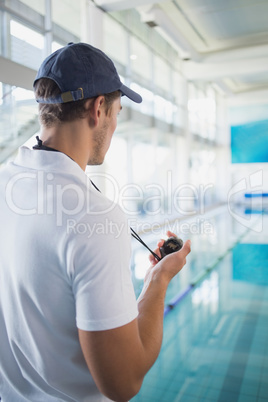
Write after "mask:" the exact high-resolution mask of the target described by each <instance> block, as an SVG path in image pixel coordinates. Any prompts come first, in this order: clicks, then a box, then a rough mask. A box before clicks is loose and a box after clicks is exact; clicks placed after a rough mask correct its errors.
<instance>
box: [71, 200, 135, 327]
mask: <svg viewBox="0 0 268 402" xmlns="http://www.w3.org/2000/svg"><path fill="white" fill-rule="evenodd" d="M73 229H74V230H73V233H72V239H71V240H70V245H69V250H68V254H69V258H68V259H69V264H70V266H69V275H70V281H71V285H72V290H73V295H74V299H75V306H76V324H77V327H78V328H79V329H82V330H85V331H98V330H107V329H112V328H116V327H119V326H122V325H125V324H127V323H129V322H131V321H132V320H133V319H135V318H136V317H137V314H138V310H137V302H136V297H135V292H134V288H133V283H132V279H131V270H130V254H131V246H130V233H129V229H128V225H127V219H126V217H125V215H124V214H123V212H122V211H121V209H120V208H119V207H118V206H115V207H114V208H113V210H112V211H109V213H102V214H100V215H91V214H86V215H84V216H83V218H82V219H80V221H79V222H77V223H76V225H75V226H74V228H73Z"/></svg>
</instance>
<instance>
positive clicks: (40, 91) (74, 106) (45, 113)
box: [34, 78, 121, 128]
mask: <svg viewBox="0 0 268 402" xmlns="http://www.w3.org/2000/svg"><path fill="white" fill-rule="evenodd" d="M34 92H35V95H36V97H38V98H44V99H46V98H49V97H53V96H56V95H58V94H60V93H61V90H60V88H59V87H58V85H57V84H56V83H55V81H53V80H51V79H50V78H40V79H39V80H38V81H37V82H36V84H35V87H34ZM103 96H104V99H105V113H106V115H108V114H109V113H110V110H111V107H112V104H113V102H114V101H115V99H117V98H118V97H119V96H121V92H120V91H115V92H111V93H109V94H103ZM96 98H97V97H95V98H91V99H92V101H94V100H95V99H96ZM87 101H88V99H82V100H79V101H75V102H67V103H56V104H50V103H49V104H46V103H39V119H40V123H41V124H42V125H43V126H45V127H47V128H49V127H52V126H54V125H57V124H61V123H64V122H70V121H74V120H78V119H82V118H84V117H85V115H86V113H87V112H88V107H86V102H87Z"/></svg>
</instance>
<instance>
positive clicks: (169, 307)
mask: <svg viewBox="0 0 268 402" xmlns="http://www.w3.org/2000/svg"><path fill="white" fill-rule="evenodd" d="M249 230H250V229H248V230H246V232H245V233H243V234H242V235H241V236H239V237H238V239H237V240H236V241H235V242H234V244H233V245H232V246H231V247H229V248H228V249H227V250H226V251H225V253H223V254H222V255H220V256H219V257H218V258H216V260H215V261H214V262H213V263H212V264H211V265H209V266H207V267H206V268H205V269H204V270H202V271H201V272H199V274H197V275H196V276H195V277H194V278H193V279H192V280H191V281H190V284H189V285H188V286H187V288H186V289H184V290H183V291H182V292H181V293H179V294H178V295H176V296H175V297H174V298H173V299H171V300H170V302H169V303H168V304H167V305H166V306H165V308H164V317H165V316H166V315H167V314H168V313H169V312H170V311H171V310H173V309H174V307H175V306H176V305H177V304H178V303H179V302H180V301H181V300H182V299H184V297H185V296H186V295H187V294H188V293H189V292H190V291H191V290H192V289H193V288H194V287H195V286H196V285H198V283H199V282H201V281H202V280H203V279H204V278H205V276H207V275H208V274H209V273H210V272H211V271H212V270H213V269H214V268H215V267H216V266H217V265H218V263H219V262H220V261H221V260H223V259H224V258H225V257H226V255H227V254H228V253H230V251H232V250H233V248H234V247H235V246H236V245H237V244H238V243H239V242H240V241H241V239H242V238H243V237H244V236H245V235H246V234H247V233H248V231H249Z"/></svg>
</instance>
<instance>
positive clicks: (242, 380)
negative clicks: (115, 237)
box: [132, 210, 268, 402]
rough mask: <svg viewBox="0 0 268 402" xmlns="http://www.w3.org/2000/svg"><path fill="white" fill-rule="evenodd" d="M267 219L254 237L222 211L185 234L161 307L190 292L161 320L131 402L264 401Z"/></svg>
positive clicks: (267, 391)
mask: <svg viewBox="0 0 268 402" xmlns="http://www.w3.org/2000/svg"><path fill="white" fill-rule="evenodd" d="M267 218H268V216H261V217H258V219H262V228H261V231H260V230H258V231H257V232H256V231H254V230H253V229H252V228H250V227H249V226H248V225H247V227H244V226H242V225H241V224H239V223H237V222H236V221H234V220H233V219H232V218H231V217H230V216H229V214H228V213H227V212H226V211H223V210H221V211H218V212H217V213H216V214H215V216H213V214H212V215H210V216H209V217H208V218H207V219H208V220H209V221H210V222H212V226H213V232H211V233H209V234H205V235H204V234H203V233H196V234H191V233H189V235H188V236H187V238H191V240H192V253H191V256H189V259H188V262H187V265H186V267H185V268H184V269H183V271H182V272H181V273H180V274H179V275H178V277H177V278H175V279H174V280H173V281H172V283H171V284H170V286H169V289H168V292H167V297H166V304H168V303H169V301H170V300H172V298H173V299H174V297H175V298H176V295H179V294H183V290H184V289H185V288H186V287H187V286H189V283H192V287H191V289H190V291H189V292H188V293H187V294H186V295H185V297H182V298H181V299H180V301H179V303H177V304H176V305H175V306H174V308H173V309H171V310H169V311H168V313H167V314H166V315H165V318H164V338H163V344H162V349H161V352H160V355H159V357H158V359H157V361H156V363H155V364H154V366H153V367H152V368H151V370H150V371H149V373H148V374H147V375H146V377H145V379H144V383H143V385H142V388H141V390H140V392H139V394H138V395H137V396H136V397H135V398H133V399H132V401H135V402H150V401H154V402H157V401H161V402H176V401H177V402H197V401H202V402H203V401H204V402H205V401H218V402H235V401H239V402H253V401H254V402H255V401H256V402H258V401H260V402H262V401H263V402H264V401H268V225H267V223H268V219H267ZM137 252H138V251H137ZM136 287H137V288H140V283H139V280H136Z"/></svg>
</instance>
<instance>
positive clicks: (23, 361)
mask: <svg viewBox="0 0 268 402" xmlns="http://www.w3.org/2000/svg"><path fill="white" fill-rule="evenodd" d="M0 194H1V195H0V217H1V220H0V222H1V225H0V240H1V252H0V340H1V347H0V396H1V397H2V399H3V401H4V402H10V401H16V402H20V401H31V402H32V401H34V402H37V401H44V402H50V401H51V402H52V401H105V400H107V398H105V397H103V396H102V395H101V394H100V392H99V391H98V389H97V387H96V385H95V384H94V381H93V379H92V377H91V375H90V373H89V371H88V368H87V366H86V363H85V360H84V358H83V354H82V351H81V348H80V344H79V340H78V330H77V327H78V328H80V329H82V330H87V331H98V330H107V329H112V328H115V327H119V326H122V325H125V324H127V323H129V322H130V321H132V320H133V319H134V318H136V317H137V314H138V311H137V303H136V299H135V294H134V289H133V285H132V281H131V272H130V268H129V262H130V252H131V250H130V233H129V230H128V226H127V220H126V217H125V215H124V214H123V212H122V211H121V209H120V208H119V206H117V205H115V204H114V203H112V202H111V201H109V200H108V199H107V198H105V197H104V196H103V195H102V194H101V193H99V192H98V191H96V190H95V189H94V187H92V185H91V183H90V181H89V179H88V177H87V176H86V174H85V173H84V172H83V170H82V169H81V168H80V167H79V166H78V165H77V164H76V163H75V162H74V161H72V160H71V159H70V158H69V157H67V156H66V155H64V154H63V153H60V152H49V151H44V150H30V149H28V148H26V147H22V148H21V149H20V151H19V155H18V157H17V158H16V160H15V161H14V162H12V163H9V164H8V165H7V166H5V167H4V168H3V169H2V170H1V172H0Z"/></svg>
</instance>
